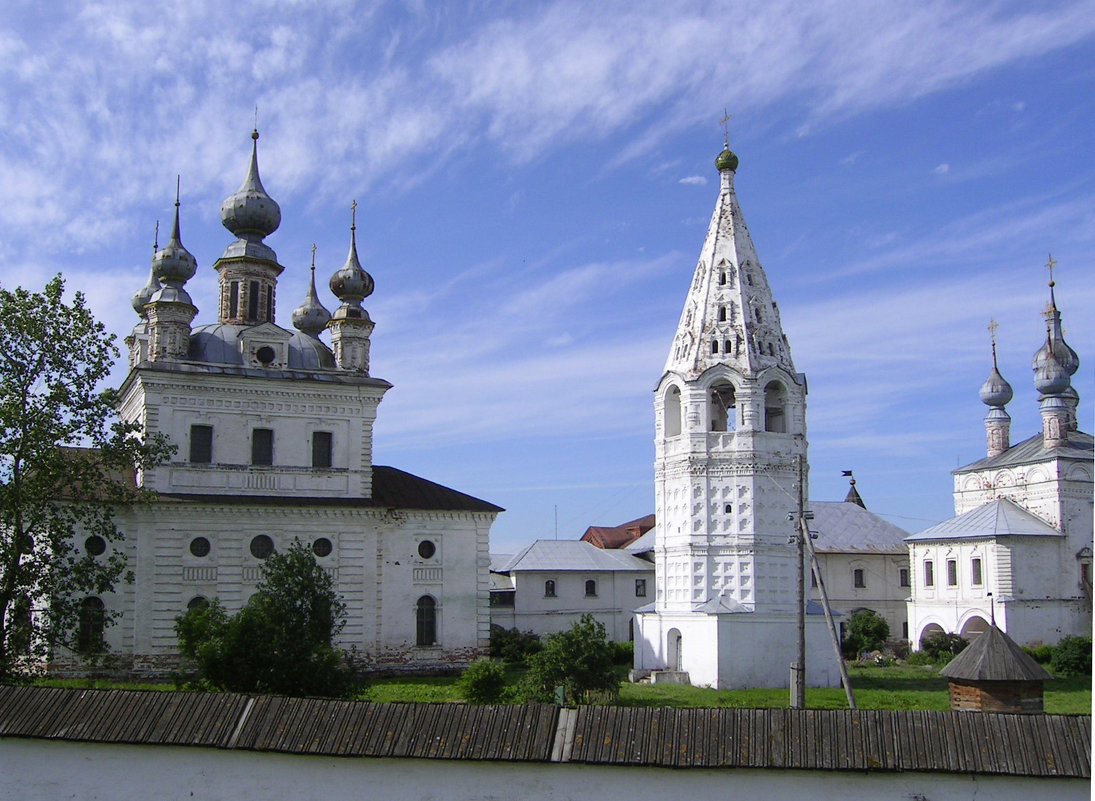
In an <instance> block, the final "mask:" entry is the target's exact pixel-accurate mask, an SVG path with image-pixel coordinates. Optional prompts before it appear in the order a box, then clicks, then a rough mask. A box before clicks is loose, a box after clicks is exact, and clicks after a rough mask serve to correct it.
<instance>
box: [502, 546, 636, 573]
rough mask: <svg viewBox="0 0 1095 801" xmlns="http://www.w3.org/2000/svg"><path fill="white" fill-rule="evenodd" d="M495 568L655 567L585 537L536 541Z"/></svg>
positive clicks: (599, 569) (578, 568)
mask: <svg viewBox="0 0 1095 801" xmlns="http://www.w3.org/2000/svg"><path fill="white" fill-rule="evenodd" d="M492 568H493V569H494V570H497V571H499V572H502V573H512V572H514V571H518V570H540V571H550V572H562V571H572V570H573V571H587V572H588V571H603V570H613V571H619V570H633V571H642V572H644V573H649V572H650V571H652V570H653V569H654V566H653V565H652V564H651V563H650V562H647V561H646V560H645V559H639V558H638V557H637V556H632V555H631V554H629V553H626V552H624V551H619V550H614V549H604V548H598V547H596V546H595V545H590V544H589V543H588V542H585V541H583V540H536V542H534V543H532V545H529V546H527V547H526V548H525V549H524V550H522V551H521V552H520V553H518V554H516V555H515V556H514V557H513V558H512V559H510V560H509V561H508V562H505V563H502V564H500V565H498V566H492Z"/></svg>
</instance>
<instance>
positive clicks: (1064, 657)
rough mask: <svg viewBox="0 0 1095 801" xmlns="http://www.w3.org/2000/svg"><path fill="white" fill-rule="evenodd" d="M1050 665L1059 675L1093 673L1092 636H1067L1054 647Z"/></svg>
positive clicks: (1085, 674) (1088, 674)
mask: <svg viewBox="0 0 1095 801" xmlns="http://www.w3.org/2000/svg"><path fill="white" fill-rule="evenodd" d="M1050 667H1052V668H1053V672H1054V673H1056V674H1057V675H1058V676H1090V675H1091V638H1090V637H1075V636H1069V637H1065V638H1064V639H1063V640H1061V641H1060V642H1059V643H1057V647H1056V648H1054V649H1053V658H1052V660H1051V661H1050Z"/></svg>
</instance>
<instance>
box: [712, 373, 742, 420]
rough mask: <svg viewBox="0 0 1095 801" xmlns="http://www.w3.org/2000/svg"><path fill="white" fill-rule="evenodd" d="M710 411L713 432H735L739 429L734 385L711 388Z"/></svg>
mask: <svg viewBox="0 0 1095 801" xmlns="http://www.w3.org/2000/svg"><path fill="white" fill-rule="evenodd" d="M709 411H710V414H709V418H710V420H711V430H712V431H733V430H734V429H735V428H736V427H737V421H738V410H737V399H736V398H735V394H734V385H733V384H731V383H729V382H723V383H721V384H716V385H715V386H713V387H711V403H710V409H709Z"/></svg>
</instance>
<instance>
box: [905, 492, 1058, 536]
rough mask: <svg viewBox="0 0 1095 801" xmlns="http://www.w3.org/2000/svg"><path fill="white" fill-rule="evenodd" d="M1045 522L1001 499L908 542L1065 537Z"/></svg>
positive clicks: (929, 530)
mask: <svg viewBox="0 0 1095 801" xmlns="http://www.w3.org/2000/svg"><path fill="white" fill-rule="evenodd" d="M1063 536H1064V534H1062V533H1061V532H1060V531H1058V530H1057V529H1055V528H1054V527H1053V526H1051V525H1050V524H1049V523H1047V522H1046V521H1045V520H1043V519H1042V518H1040V517H1037V516H1035V515H1033V514H1031V513H1030V512H1028V511H1027V510H1026V509H1024V508H1023V507H1022V506H1019V504H1017V503H1015V501H1013V500H1011V499H1010V498H997V499H996V500H995V501H989V502H988V503H986V504H985V505H983V506H978V507H977V508H976V509H971V510H970V511H968V512H965V513H964V514H960V515H958V517H952V518H951V519H950V520H944V521H943V522H942V523H938V524H936V525H934V526H932V527H931V528H926V529H924V530H923V531H921V532H919V533H917V534H911V535H909V536H908V537H906V538H905V540H906V542H919V541H922V540H961V539H985V538H987V537H997V538H999V537H1063Z"/></svg>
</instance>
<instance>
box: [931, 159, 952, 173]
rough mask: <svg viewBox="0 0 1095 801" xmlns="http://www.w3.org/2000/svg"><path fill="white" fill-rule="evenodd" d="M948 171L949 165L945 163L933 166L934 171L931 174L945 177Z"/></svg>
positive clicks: (949, 169)
mask: <svg viewBox="0 0 1095 801" xmlns="http://www.w3.org/2000/svg"><path fill="white" fill-rule="evenodd" d="M950 171H951V165H949V164H947V163H945V162H944V163H943V164H937V165H936V166H935V169H933V170H932V172H933V173H935V174H936V175H946V174H947V173H948V172H950Z"/></svg>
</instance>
